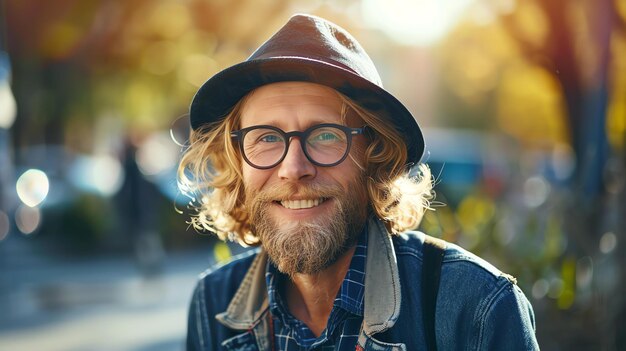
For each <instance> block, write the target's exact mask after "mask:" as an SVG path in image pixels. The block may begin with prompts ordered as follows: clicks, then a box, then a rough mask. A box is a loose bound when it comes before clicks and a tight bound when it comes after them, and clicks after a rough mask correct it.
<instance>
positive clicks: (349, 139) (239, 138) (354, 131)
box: [230, 123, 367, 169]
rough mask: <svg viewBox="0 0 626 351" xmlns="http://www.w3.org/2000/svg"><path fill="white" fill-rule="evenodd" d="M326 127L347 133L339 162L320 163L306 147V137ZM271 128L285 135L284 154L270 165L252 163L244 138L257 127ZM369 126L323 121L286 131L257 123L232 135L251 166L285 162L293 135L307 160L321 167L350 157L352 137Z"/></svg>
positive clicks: (233, 132) (274, 164)
mask: <svg viewBox="0 0 626 351" xmlns="http://www.w3.org/2000/svg"><path fill="white" fill-rule="evenodd" d="M325 127H332V128H337V129H340V130H341V131H343V132H344V133H345V134H346V141H347V147H346V152H345V153H344V155H343V156H342V157H341V158H340V159H339V161H337V162H333V163H330V164H326V163H319V162H317V161H315V160H313V158H312V157H311V155H309V153H308V151H307V147H306V139H307V138H308V137H309V135H311V133H313V131H315V130H316V129H319V128H325ZM261 128H264V129H271V130H274V131H276V132H277V133H279V134H280V135H281V136H283V140H284V143H285V149H284V150H285V151H284V152H283V155H282V156H281V157H280V158H279V159H278V161H276V162H274V163H273V164H271V165H269V166H258V165H255V164H254V163H252V161H250V160H249V159H248V157H246V152H245V151H244V147H243V139H244V137H245V136H246V134H247V133H248V132H250V131H252V130H255V129H261ZM366 128H367V126H364V127H361V128H350V127H347V126H343V125H341V124H334V123H321V124H316V125H314V126H312V127H309V128H307V129H305V130H304V131H292V132H285V131H284V130H282V129H280V128H278V127H275V126H270V125H263V124H261V125H256V126H250V127H247V128H243V129H239V130H235V131H232V132H230V137H231V138H234V139H237V141H238V144H239V150H240V151H241V155H242V156H243V159H244V161H246V163H247V164H249V165H250V166H251V167H254V168H256V169H270V168H274V167H276V166H277V165H279V164H280V163H281V162H283V160H284V159H285V157H286V156H287V152H289V144H290V143H291V138H293V137H298V139H299V140H300V147H301V148H302V151H303V152H304V155H305V156H306V158H307V160H309V162H311V163H312V164H314V165H316V166H319V167H333V166H336V165H338V164H340V163H341V162H343V161H344V160H345V159H346V157H348V154H349V153H350V148H351V147H352V137H353V136H355V135H360V134H364V133H365V129H366Z"/></svg>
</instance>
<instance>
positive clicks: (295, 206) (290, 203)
mask: <svg viewBox="0 0 626 351" xmlns="http://www.w3.org/2000/svg"><path fill="white" fill-rule="evenodd" d="M322 202H323V200H322V199H308V200H283V201H281V202H280V204H281V205H283V207H285V208H288V209H290V210H299V209H301V208H311V207H315V206H318V205H319V204H321V203H322Z"/></svg>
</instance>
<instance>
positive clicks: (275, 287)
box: [265, 225, 368, 323]
mask: <svg viewBox="0 0 626 351" xmlns="http://www.w3.org/2000/svg"><path fill="white" fill-rule="evenodd" d="M367 234H368V230H367V225H365V227H364V229H363V232H362V234H361V235H360V236H359V239H358V241H357V244H356V248H355V250H354V255H353V256H352V259H351V260H350V266H349V267H348V271H347V273H346V276H345V278H344V279H343V281H342V283H341V287H340V288H339V292H338V293H337V296H336V297H335V301H334V304H333V308H335V307H339V308H342V309H344V310H346V311H348V312H350V313H353V314H355V315H358V316H361V317H362V316H363V297H364V293H365V262H366V256H367ZM285 279H289V278H288V277H287V276H286V275H285V274H283V273H281V272H280V271H279V270H278V268H277V267H276V266H275V265H274V264H273V263H272V262H271V260H268V262H267V269H266V274H265V281H266V284H267V292H268V297H269V308H270V312H271V313H272V314H273V315H274V316H277V317H279V318H280V319H281V320H282V321H283V322H284V323H289V322H290V320H291V319H293V317H292V316H291V314H290V313H289V312H288V309H287V306H286V304H285V302H284V301H283V300H282V296H281V295H280V287H281V286H282V284H283V282H284V280H285Z"/></svg>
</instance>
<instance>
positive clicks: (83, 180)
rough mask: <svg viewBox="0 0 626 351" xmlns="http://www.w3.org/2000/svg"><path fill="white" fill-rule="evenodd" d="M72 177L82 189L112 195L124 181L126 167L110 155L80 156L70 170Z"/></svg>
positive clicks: (75, 183)
mask: <svg viewBox="0 0 626 351" xmlns="http://www.w3.org/2000/svg"><path fill="white" fill-rule="evenodd" d="M70 179H71V181H72V182H73V183H74V185H76V186H77V187H78V188H80V189H83V190H85V191H89V192H93V193H97V194H100V195H102V196H112V195H114V194H116V193H117V192H118V191H119V190H120V187H121V186H122V184H123V182H124V169H122V165H121V163H120V161H119V160H118V159H116V158H113V157H112V156H109V155H95V156H80V157H79V158H78V159H77V160H76V163H75V164H74V165H73V167H72V169H71V170H70Z"/></svg>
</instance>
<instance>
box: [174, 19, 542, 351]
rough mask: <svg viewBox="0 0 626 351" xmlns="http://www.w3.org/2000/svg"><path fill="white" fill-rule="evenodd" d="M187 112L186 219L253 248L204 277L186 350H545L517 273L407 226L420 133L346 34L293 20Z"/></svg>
mask: <svg viewBox="0 0 626 351" xmlns="http://www.w3.org/2000/svg"><path fill="white" fill-rule="evenodd" d="M190 120H191V126H192V130H193V131H192V135H191V138H190V141H191V143H190V147H189V148H188V150H187V151H186V153H185V155H184V156H183V159H182V161H181V165H180V167H179V183H180V185H181V186H182V187H183V188H184V189H185V190H186V191H189V192H194V194H195V195H194V196H196V197H197V198H198V199H201V201H200V208H199V211H198V215H197V216H195V217H192V223H193V224H194V225H195V226H196V227H200V228H204V229H207V230H210V231H212V232H214V233H215V234H217V235H218V236H219V237H220V238H221V239H223V240H229V239H230V240H236V241H238V242H240V243H242V244H246V245H256V246H260V248H258V249H255V250H251V251H248V253H246V254H245V255H243V256H242V257H239V258H236V259H234V260H233V261H231V262H230V263H227V264H225V265H222V266H220V267H217V268H214V269H210V270H208V271H207V272H206V273H204V274H203V275H202V276H201V278H200V280H199V283H198V285H197V288H196V290H195V293H194V296H193V299H192V302H191V306H190V310H189V328H188V336H187V349H188V350H313V349H315V350H355V349H356V350H425V349H428V350H436V349H440V350H470V349H471V350H488V349H489V350H534V349H538V346H537V342H536V339H535V333H534V328H535V327H534V315H533V311H532V307H531V305H530V303H529V302H528V300H527V299H526V297H525V296H524V294H523V293H522V292H521V290H520V289H519V288H518V287H517V286H516V285H515V280H514V279H513V278H512V277H510V276H508V275H506V274H503V273H501V272H500V271H498V270H497V269H496V268H494V267H493V266H491V265H490V264H488V263H487V262H485V261H483V260H481V259H480V258H478V257H476V256H474V255H472V254H471V253H469V252H467V251H465V250H463V249H461V248H460V247H458V246H455V245H453V244H449V243H444V242H442V241H437V240H435V239H432V238H430V237H428V236H426V235H425V234H423V233H419V232H411V231H408V230H410V229H412V228H415V227H416V226H417V225H418V224H419V221H420V220H421V217H422V215H423V213H424V211H425V209H427V208H428V205H429V199H430V198H431V193H432V180H431V176H430V173H429V170H428V167H426V166H425V165H421V164H420V163H419V161H420V159H421V156H422V154H423V151H424V139H423V137H422V133H421V130H420V128H419V126H418V124H417V122H416V121H415V119H414V118H413V116H412V115H411V113H410V112H409V111H408V110H407V109H406V108H405V107H404V105H403V104H402V103H401V102H400V101H398V100H397V99H396V98H395V97H393V96H392V95H391V94H390V93H388V92H387V91H385V90H384V89H383V88H382V84H381V81H380V78H379V76H378V73H377V71H376V68H375V67H374V64H373V63H372V61H371V60H370V58H369V57H368V55H367V54H366V53H365V51H364V50H363V48H362V47H361V46H360V45H359V43H357V41H356V40H355V39H354V38H353V37H352V36H351V35H350V34H349V33H347V32H346V31H345V30H343V29H342V28H340V27H338V26H337V25H335V24H333V23H330V22H328V21H326V20H324V19H321V18H318V17H314V16H308V15H295V16H293V17H292V18H291V19H290V20H289V21H288V22H287V23H286V24H285V25H284V26H283V27H282V28H281V29H280V30H279V31H278V32H277V33H276V34H274V36H272V37H271V38H270V39H269V40H268V41H267V42H265V43H264V44H263V45H262V46H261V47H259V48H258V49H257V50H256V51H255V52H254V53H253V54H252V56H250V58H248V59H247V60H246V61H244V62H242V63H239V64H236V65H234V66H232V67H230V68H227V69H225V70H223V71H221V72H220V73H218V74H216V75H215V76H213V77H211V78H210V79H209V80H208V81H207V82H206V83H205V84H204V85H203V86H202V87H201V88H200V90H199V91H198V93H197V94H196V96H195V97H194V99H193V102H192V104H191V110H190ZM415 174H417V175H415Z"/></svg>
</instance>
